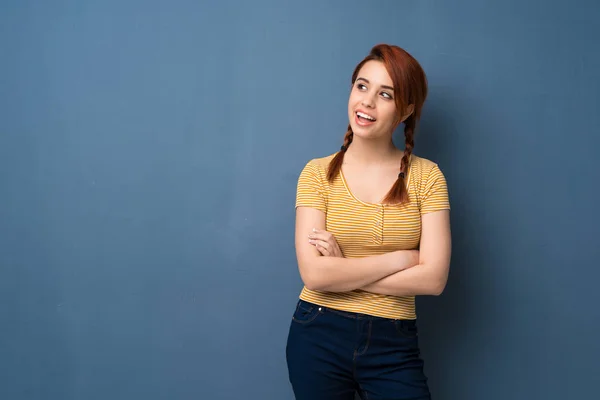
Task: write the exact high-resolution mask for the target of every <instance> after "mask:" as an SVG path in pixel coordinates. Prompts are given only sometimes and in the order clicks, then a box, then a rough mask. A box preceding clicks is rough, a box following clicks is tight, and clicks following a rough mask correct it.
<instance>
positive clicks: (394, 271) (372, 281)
mask: <svg viewBox="0 0 600 400" xmlns="http://www.w3.org/2000/svg"><path fill="white" fill-rule="evenodd" d="M421 225H422V228H421V243H420V250H419V251H415V250H400V251H395V252H391V253H386V254H382V255H378V256H370V257H364V258H344V257H342V256H341V253H339V249H338V250H336V247H337V243H336V242H335V238H333V237H332V235H330V234H329V233H327V232H325V214H324V213H323V212H322V211H319V210H316V209H312V208H307V207H298V208H297V211H296V256H297V258H298V266H299V270H300V275H301V277H302V280H303V281H304V284H305V285H306V287H307V288H308V289H312V290H320V291H329V292H345V291H351V290H356V289H361V290H364V291H368V292H372V293H379V294H386V295H393V296H416V295H439V294H441V293H442V292H443V290H444V288H445V286H446V282H447V280H448V271H449V266H450V255H451V235H450V215H449V211H447V210H444V211H436V212H432V213H428V214H425V215H423V216H422V223H421ZM313 229H316V230H317V232H316V235H315V239H316V241H312V242H309V237H308V235H310V234H313ZM321 245H323V246H327V247H330V248H331V252H328V251H327V249H324V247H320V246H321ZM319 248H320V249H319ZM324 255H328V256H324Z"/></svg>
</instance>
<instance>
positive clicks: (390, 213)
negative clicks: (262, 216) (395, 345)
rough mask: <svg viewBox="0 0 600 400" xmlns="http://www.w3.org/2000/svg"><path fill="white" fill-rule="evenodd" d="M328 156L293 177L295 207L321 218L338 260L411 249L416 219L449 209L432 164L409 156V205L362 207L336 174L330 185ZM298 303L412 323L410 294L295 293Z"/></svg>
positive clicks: (440, 178)
mask: <svg viewBox="0 0 600 400" xmlns="http://www.w3.org/2000/svg"><path fill="white" fill-rule="evenodd" d="M333 156H334V154H332V155H330V156H327V157H324V158H318V159H313V160H311V161H309V162H308V163H307V164H306V166H305V167H304V169H303V170H302V172H301V174H300V177H299V179H298V188H297V194H296V207H301V206H303V207H311V208H316V209H318V210H321V211H323V212H324V213H325V215H326V230H327V231H328V232H330V233H332V234H333V235H334V236H335V238H336V240H337V243H338V245H339V247H340V250H341V251H342V253H343V255H344V257H347V258H353V257H367V256H372V255H379V254H383V253H388V252H392V251H396V250H414V249H417V248H418V246H419V240H420V236H421V215H423V214H425V213H429V212H432V211H437V210H444V209H450V204H449V200H448V189H447V186H446V180H445V177H444V175H443V173H442V172H441V171H440V169H439V167H438V165H437V164H435V163H434V162H432V161H430V160H427V159H425V158H421V157H417V156H415V155H412V156H411V158H410V163H409V169H408V173H407V176H408V181H407V187H408V195H409V202H408V203H407V204H403V205H387V204H372V203H365V202H363V201H361V200H359V199H358V198H356V197H355V196H354V195H353V194H352V192H351V191H350V189H349V187H348V185H347V184H346V181H345V179H344V174H343V173H342V172H340V174H338V176H337V177H336V178H335V180H334V182H333V183H331V184H330V183H329V182H328V181H327V168H328V165H329V162H330V161H331V160H332V159H333ZM300 298H301V299H302V300H305V301H308V302H311V303H315V304H319V305H322V306H324V307H330V308H333V309H338V310H344V311H350V312H357V313H364V314H369V315H374V316H379V317H384V318H394V319H415V318H416V312H415V298H414V296H407V297H398V296H389V295H382V294H376V293H369V292H365V291H362V290H353V291H350V292H341V293H340V292H324V291H316V290H309V289H307V288H306V287H304V288H303V289H302V292H301V293H300Z"/></svg>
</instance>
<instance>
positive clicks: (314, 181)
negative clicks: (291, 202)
mask: <svg viewBox="0 0 600 400" xmlns="http://www.w3.org/2000/svg"><path fill="white" fill-rule="evenodd" d="M324 179H325V176H324V171H322V168H320V167H319V165H317V164H316V163H315V162H314V161H311V162H309V163H308V164H306V166H305V167H304V169H303V170H302V172H301V173H300V177H299V178H298V187H297V191H296V207H311V208H316V209H317V210H321V211H323V212H327V196H326V194H325V190H324V182H323V180H324Z"/></svg>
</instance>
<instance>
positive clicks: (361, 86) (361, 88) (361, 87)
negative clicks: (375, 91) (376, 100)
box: [356, 83, 367, 90]
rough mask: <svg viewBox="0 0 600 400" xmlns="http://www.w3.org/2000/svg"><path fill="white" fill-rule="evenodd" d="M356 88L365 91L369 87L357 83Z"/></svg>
mask: <svg viewBox="0 0 600 400" xmlns="http://www.w3.org/2000/svg"><path fill="white" fill-rule="evenodd" d="M356 88H357V89H358V90H365V89H366V88H367V87H366V86H365V85H363V84H362V83H357V84H356Z"/></svg>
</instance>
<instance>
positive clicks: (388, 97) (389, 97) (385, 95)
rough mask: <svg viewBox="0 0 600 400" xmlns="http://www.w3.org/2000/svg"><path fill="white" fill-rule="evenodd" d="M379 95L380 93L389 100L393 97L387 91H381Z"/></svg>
mask: <svg viewBox="0 0 600 400" xmlns="http://www.w3.org/2000/svg"><path fill="white" fill-rule="evenodd" d="M381 95H382V96H383V97H384V98H386V99H389V100H391V99H392V98H393V97H392V95H391V94H389V93H388V92H381Z"/></svg>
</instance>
